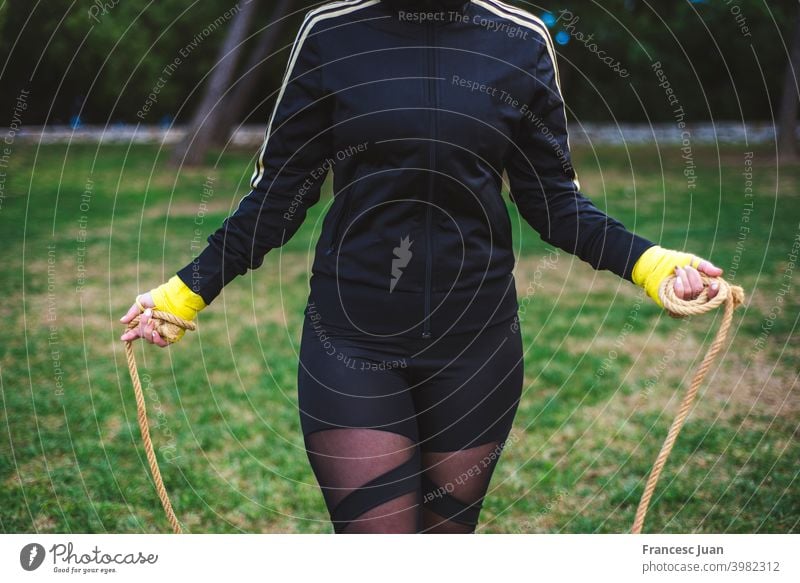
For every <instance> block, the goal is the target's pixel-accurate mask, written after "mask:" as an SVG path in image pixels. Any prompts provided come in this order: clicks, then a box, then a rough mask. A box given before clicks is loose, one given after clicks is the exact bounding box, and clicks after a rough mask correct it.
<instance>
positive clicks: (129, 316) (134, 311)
mask: <svg viewBox="0 0 800 583" xmlns="http://www.w3.org/2000/svg"><path fill="white" fill-rule="evenodd" d="M141 313H142V311H141V310H140V309H139V306H137V305H136V302H134V303H133V305H132V306H131V307H130V309H129V310H128V311H127V313H126V314H125V315H124V316H122V317H121V318H120V319H119V321H120V322H122V323H123V324H128V323H130V321H131V320H133V319H134V318H135V317H136V316H138V315H139V314H141Z"/></svg>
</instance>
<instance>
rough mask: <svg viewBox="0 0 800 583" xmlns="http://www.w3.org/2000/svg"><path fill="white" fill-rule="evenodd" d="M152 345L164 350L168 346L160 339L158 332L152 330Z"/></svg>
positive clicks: (167, 343)
mask: <svg viewBox="0 0 800 583" xmlns="http://www.w3.org/2000/svg"><path fill="white" fill-rule="evenodd" d="M153 344H155V345H156V346H160V347H161V348H166V347H167V346H169V342H167V341H166V340H164V339H163V338H162V337H161V334H159V333H158V330H153Z"/></svg>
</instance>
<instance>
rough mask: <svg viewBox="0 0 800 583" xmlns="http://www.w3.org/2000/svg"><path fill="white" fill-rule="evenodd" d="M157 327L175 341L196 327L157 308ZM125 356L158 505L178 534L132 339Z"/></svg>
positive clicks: (131, 325)
mask: <svg viewBox="0 0 800 583" xmlns="http://www.w3.org/2000/svg"><path fill="white" fill-rule="evenodd" d="M139 318H140V316H136V317H135V318H134V319H133V320H132V321H131V322H130V323H129V324H128V330H130V329H132V328H136V327H137V326H138V325H139ZM151 319H152V320H153V323H154V325H155V329H156V331H157V332H158V333H159V334H160V335H161V337H162V338H163V339H164V340H166V341H167V342H170V343H171V342H174V341H175V340H176V339H177V334H178V332H179V331H180V330H194V329H195V328H196V326H195V323H194V322H188V321H186V320H183V319H182V318H179V317H177V316H174V315H172V314H170V313H168V312H160V311H158V310H153V315H152V318H151ZM125 356H126V357H127V359H128V372H130V373H131V382H132V383H133V391H134V393H135V394H136V411H137V417H138V420H139V430H140V431H141V432H142V442H143V443H144V451H145V454H146V455H147V463H148V464H149V465H150V473H151V474H152V476H153V481H154V482H155V485H156V491H157V492H158V497H159V498H160V499H161V506H163V507H164V512H166V514H167V520H169V523H170V525H171V526H172V532H174V533H175V534H181V533H182V532H183V530H182V529H181V525H180V522H178V517H177V516H175V511H174V510H173V509H172V503H171V502H170V500H169V494H167V489H166V488H165V487H164V480H162V479H161V470H160V469H159V467H158V460H157V459H156V453H155V451H154V450H153V441H152V440H151V439H150V425H149V424H148V422H147V408H146V407H145V402H144V392H143V391H142V382H141V381H140V380H139V369H138V368H137V367H136V357H135V356H134V354H133V342H131V341H127V342H125Z"/></svg>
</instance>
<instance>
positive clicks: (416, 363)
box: [298, 304, 523, 452]
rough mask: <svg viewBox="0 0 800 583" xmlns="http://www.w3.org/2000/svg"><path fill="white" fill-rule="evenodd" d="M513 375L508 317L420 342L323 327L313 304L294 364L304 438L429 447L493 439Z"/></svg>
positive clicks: (513, 389) (519, 371)
mask: <svg viewBox="0 0 800 583" xmlns="http://www.w3.org/2000/svg"><path fill="white" fill-rule="evenodd" d="M522 380H523V361H522V341H521V338H520V332H519V323H518V320H517V319H516V317H515V318H513V319H510V320H508V321H506V322H502V323H499V324H493V325H492V326H490V327H487V328H484V329H482V330H480V331H478V332H469V333H453V334H448V335H445V336H441V337H438V338H430V339H424V338H422V337H402V336H392V337H387V336H370V335H366V334H364V333H363V332H359V331H357V330H354V329H353V330H344V329H339V328H332V327H331V326H330V325H326V324H325V323H324V322H323V321H322V319H321V318H320V317H319V314H318V313H317V312H316V311H315V309H314V305H313V304H309V306H308V308H307V309H306V317H305V322H304V324H303V335H302V341H301V346H300V363H299V370H298V393H299V405H300V420H301V424H302V428H303V433H304V435H306V436H308V435H309V434H311V433H313V432H315V431H321V430H325V429H336V428H362V429H378V430H384V431H391V432H395V433H399V434H401V435H404V436H407V437H408V438H410V439H411V440H413V441H414V442H416V443H419V445H420V448H421V450H422V451H433V452H446V451H457V450H462V449H467V448H470V447H475V446H478V445H482V444H486V443H489V442H493V441H497V442H502V441H504V440H505V439H506V437H507V436H508V433H509V431H510V430H511V423H512V421H513V418H514V414H515V412H516V409H517V405H518V403H519V397H520V394H521V391H522Z"/></svg>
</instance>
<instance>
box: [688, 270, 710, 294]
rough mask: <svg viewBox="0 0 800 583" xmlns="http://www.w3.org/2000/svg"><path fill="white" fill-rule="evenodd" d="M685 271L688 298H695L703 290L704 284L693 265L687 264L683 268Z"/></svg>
mask: <svg viewBox="0 0 800 583" xmlns="http://www.w3.org/2000/svg"><path fill="white" fill-rule="evenodd" d="M684 271H685V272H686V279H688V280H689V290H690V296H689V297H690V299H695V298H696V297H697V296H699V295H700V292H702V291H703V288H704V287H705V284H704V283H703V280H702V279H701V278H700V274H699V273H698V272H697V270H696V269H695V268H694V267H690V266H687V267H685V268H684Z"/></svg>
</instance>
